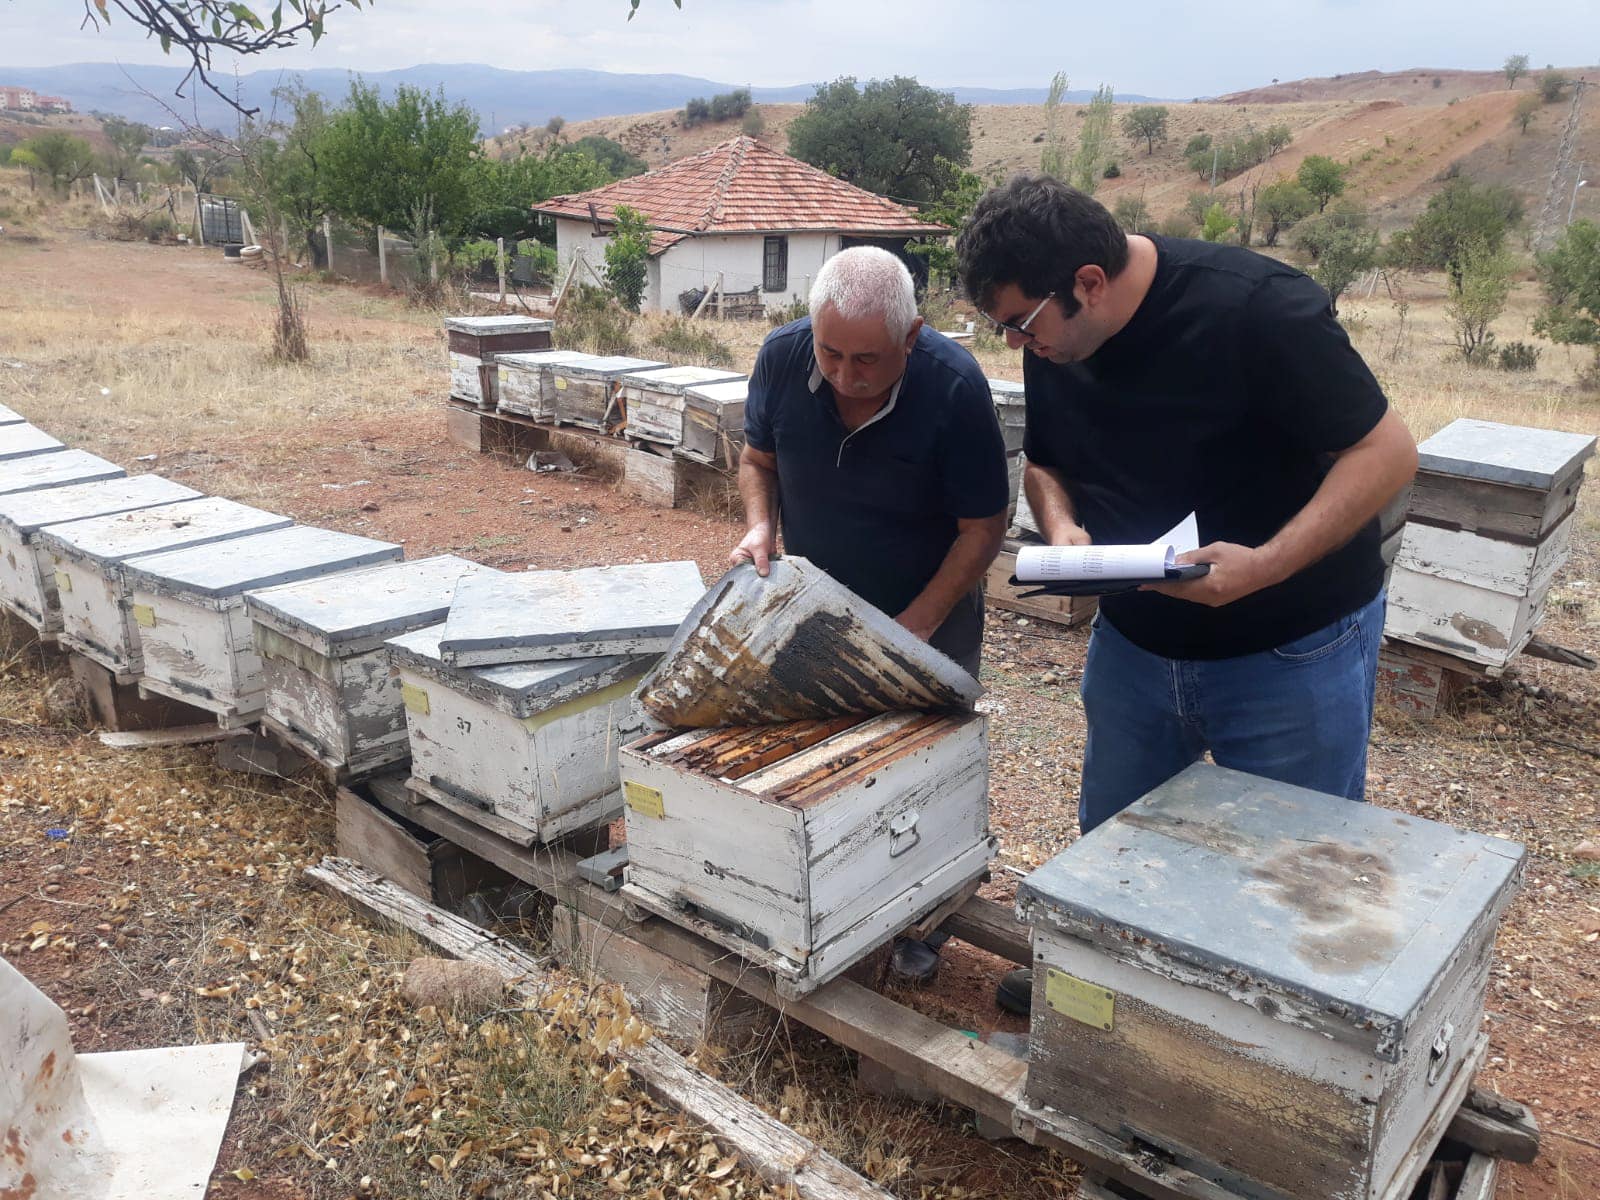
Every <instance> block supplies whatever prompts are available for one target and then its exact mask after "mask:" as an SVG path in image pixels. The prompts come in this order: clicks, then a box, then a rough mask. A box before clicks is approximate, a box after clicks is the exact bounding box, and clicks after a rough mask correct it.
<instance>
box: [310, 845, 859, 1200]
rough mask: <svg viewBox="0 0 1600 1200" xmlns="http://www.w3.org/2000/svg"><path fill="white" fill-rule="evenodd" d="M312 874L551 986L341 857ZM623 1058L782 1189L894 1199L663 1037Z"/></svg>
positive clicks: (535, 983) (380, 913) (490, 940)
mask: <svg viewBox="0 0 1600 1200" xmlns="http://www.w3.org/2000/svg"><path fill="white" fill-rule="evenodd" d="M306 876H307V878H308V879H309V880H310V881H311V882H312V883H313V884H314V885H315V886H317V887H319V888H321V889H322V890H324V891H326V892H328V893H329V894H331V895H335V896H339V897H341V898H343V899H344V900H346V901H347V902H348V903H350V904H351V905H352V906H353V907H355V908H356V909H358V910H359V911H361V912H363V913H365V914H366V915H368V916H370V917H373V918H376V919H378V920H382V921H389V922H393V923H394V924H397V925H400V926H402V927H404V928H407V929H409V930H411V931H412V932H413V933H414V934H416V935H417V937H419V938H420V939H421V940H423V941H424V942H426V943H427V944H429V945H431V946H433V947H434V948H435V949H438V950H439V951H441V952H443V953H445V954H448V955H450V956H452V957H455V958H468V959H471V960H472V961H474V962H483V963H486V964H488V965H489V966H491V967H494V968H495V969H497V970H499V971H500V972H501V973H502V974H504V975H505V976H506V977H507V979H508V980H511V981H512V984H511V986H512V988H513V990H514V991H515V992H517V993H518V994H519V995H521V996H524V997H536V996H537V995H539V993H540V991H541V990H542V989H544V988H545V987H547V986H548V985H549V978H548V975H547V974H546V972H545V970H544V968H543V967H542V966H541V965H540V963H539V962H538V961H537V960H536V959H534V958H532V957H531V956H530V955H528V954H525V953H524V952H522V951H521V950H519V949H518V948H517V947H515V946H513V945H512V944H511V943H510V942H507V941H505V940H504V939H501V938H496V937H495V936H494V935H492V934H490V933H488V932H487V931H485V930H482V929H480V928H478V927H477V926H475V925H472V924H471V923H470V922H467V921H464V920H462V919H460V918H459V917H456V916H454V915H453V914H451V913H448V912H445V911H444V910H443V909H440V908H436V907H434V906H433V905H431V904H427V903H424V902H422V901H420V900H418V899H416V898H415V897H414V896H411V895H410V894H408V893H407V892H405V891H404V890H403V889H402V888H400V887H398V886H397V885H395V884H392V883H389V882H387V881H386V880H383V879H380V878H379V877H378V876H376V875H374V874H373V873H372V872H370V871H368V870H366V869H365V868H362V867H360V866H359V865H357V864H355V863H351V862H349V861H347V860H343V859H334V858H325V859H323V861H322V862H321V863H320V864H318V865H317V866H315V867H311V868H309V869H308V870H307V872H306ZM608 1058H610V1059H611V1060H613V1061H616V1062H620V1063H623V1064H624V1065H626V1066H627V1068H628V1070H629V1071H630V1073H632V1075H633V1076H634V1078H635V1079H637V1080H638V1081H639V1082H640V1083H641V1084H642V1085H643V1086H644V1087H645V1088H646V1090H648V1091H649V1092H650V1093H651V1094H652V1095H654V1096H655V1097H657V1099H659V1100H661V1101H662V1102H663V1103H666V1104H669V1105H671V1106H673V1107H674V1108H677V1109H679V1110H681V1111H682V1112H683V1113H684V1114H685V1115H687V1116H689V1117H690V1118H692V1119H693V1120H695V1121H698V1122H700V1123H701V1124H703V1125H704V1126H705V1127H706V1128H707V1129H708V1130H709V1131H710V1132H711V1134H712V1135H713V1136H714V1137H716V1138H717V1139H718V1140H719V1141H720V1142H722V1143H723V1144H724V1145H725V1146H726V1147H728V1148H729V1149H732V1150H734V1151H736V1152H737V1153H738V1154H739V1157H740V1158H741V1159H742V1160H743V1162H744V1163H745V1164H746V1165H747V1166H748V1167H750V1168H751V1169H752V1170H754V1171H755V1172H756V1173H757V1174H759V1175H760V1176H761V1177H762V1178H763V1179H765V1180H767V1181H768V1182H769V1183H772V1184H774V1185H776V1186H778V1187H780V1188H792V1189H793V1190H794V1193H795V1194H796V1195H799V1196H802V1197H806V1198H807V1200H846V1198H855V1200H864V1198H868V1197H871V1198H874V1200H888V1195H889V1194H888V1193H887V1192H885V1191H883V1190H882V1189H881V1188H878V1187H876V1186H874V1185H873V1184H871V1183H869V1182H868V1181H867V1180H865V1179H863V1178H861V1176H859V1175H857V1174H856V1173H855V1172H854V1171H851V1170H850V1169H849V1168H848V1167H846V1166H845V1165H844V1164H843V1163H841V1162H840V1161H839V1160H838V1159H836V1158H834V1157H833V1156H832V1155H830V1154H828V1153H826V1152H825V1151H823V1150H821V1149H819V1148H818V1147H817V1146H816V1145H815V1144H814V1143H813V1142H811V1141H810V1140H809V1139H807V1138H804V1137H802V1136H800V1135H799V1134H798V1133H796V1132H795V1131H794V1130H792V1129H790V1128H789V1127H788V1126H786V1125H784V1124H782V1123H781V1122H779V1121H777V1120H774V1119H773V1118H772V1117H769V1116H768V1115H767V1114H766V1113H764V1112H762V1111H761V1110H760V1109H759V1108H757V1107H756V1106H755V1105H753V1104H751V1103H750V1102H749V1101H747V1100H745V1099H744V1098H743V1097H742V1096H740V1095H739V1094H738V1093H737V1092H735V1091H733V1090H732V1089H731V1088H729V1087H726V1086H725V1085H723V1084H721V1083H718V1082H717V1081H716V1080H714V1079H712V1078H711V1077H710V1076H708V1075H705V1074H704V1073H703V1072H701V1071H698V1070H696V1069H695V1068H694V1067H692V1066H690V1065H689V1063H688V1062H687V1061H686V1060H685V1059H684V1057H683V1056H682V1055H681V1054H679V1053H678V1052H677V1051H675V1050H673V1049H671V1048H670V1047H669V1046H667V1045H666V1044H665V1043H663V1042H662V1041H661V1040H660V1039H652V1040H651V1041H649V1042H646V1043H645V1044H644V1045H642V1046H634V1047H628V1048H625V1049H620V1050H615V1051H612V1052H610V1053H609V1054H608Z"/></svg>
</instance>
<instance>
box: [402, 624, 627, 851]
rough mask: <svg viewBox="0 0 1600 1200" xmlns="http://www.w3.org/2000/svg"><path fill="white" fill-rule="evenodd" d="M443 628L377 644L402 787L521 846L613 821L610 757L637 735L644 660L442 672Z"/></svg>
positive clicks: (615, 793) (616, 804) (613, 764)
mask: <svg viewBox="0 0 1600 1200" xmlns="http://www.w3.org/2000/svg"><path fill="white" fill-rule="evenodd" d="M443 631H444V627H443V626H442V625H434V626H430V627H429V628H427V629H420V630H417V631H415V632H413V633H408V634H403V635H401V636H400V637H397V638H393V639H391V640H390V641H389V642H388V643H386V645H387V647H388V652H389V657H390V662H391V664H392V665H393V666H394V668H395V669H396V670H397V671H398V672H399V676H400V687H401V695H402V699H403V703H404V707H405V713H406V730H407V734H408V736H409V738H410V745H411V779H412V783H413V785H414V786H416V787H417V788H418V790H420V791H422V792H423V793H424V794H425V795H427V796H428V797H429V798H430V799H433V800H435V801H437V802H438V803H440V804H443V805H445V806H446V807H448V808H450V809H452V810H453V811H455V812H458V813H460V814H461V815H462V816H465V817H468V818H469V819H471V820H474V821H477V822H479V823H480V824H483V825H485V826H486V827H488V828H491V829H493V830H494V831H495V832H497V833H500V834H502V835H503V836H506V837H509V838H512V839H513V840H516V841H520V842H522V843H524V844H532V843H534V842H548V841H553V840H555V839H556V838H559V837H562V836H564V835H566V834H569V833H574V832H577V831H579V830H583V829H589V828H592V827H594V826H596V825H600V824H603V823H605V822H608V821H610V820H612V819H614V818H615V817H616V816H617V814H618V813H619V812H620V811H621V809H622V797H621V793H620V791H619V790H618V784H617V750H618V747H619V746H621V745H622V743H623V742H624V741H627V740H629V739H631V738H633V737H636V736H637V735H638V734H639V732H640V731H641V730H642V729H643V717H642V715H641V714H640V713H639V710H638V708H637V706H636V705H635V704H634V703H633V700H632V692H633V689H634V686H635V685H636V684H637V683H638V677H639V675H640V674H642V673H643V672H644V671H645V670H646V668H648V667H649V665H650V664H651V663H652V662H653V661H654V657H653V656H641V657H631V658H630V657H627V656H623V655H613V656H608V657H601V658H574V659H567V660H565V661H561V662H544V663H525V664H519V665H515V666H505V667H484V668H471V667H452V666H449V665H448V664H447V663H445V661H444V659H443V658H441V657H440V654H439V638H440V635H441V634H442V633H443Z"/></svg>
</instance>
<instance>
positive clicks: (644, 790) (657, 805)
mask: <svg viewBox="0 0 1600 1200" xmlns="http://www.w3.org/2000/svg"><path fill="white" fill-rule="evenodd" d="M622 798H623V800H625V801H626V802H627V805H628V807H629V808H631V809H633V811H634V812H636V813H638V814H639V815H640V816H642V817H656V818H658V819H659V818H661V817H664V816H666V815H667V806H666V804H665V803H663V801H662V796H661V791H660V789H659V788H653V787H645V785H644V784H642V783H635V782H633V780H631V779H624V780H623V781H622Z"/></svg>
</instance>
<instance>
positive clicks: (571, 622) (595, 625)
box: [439, 562, 705, 667]
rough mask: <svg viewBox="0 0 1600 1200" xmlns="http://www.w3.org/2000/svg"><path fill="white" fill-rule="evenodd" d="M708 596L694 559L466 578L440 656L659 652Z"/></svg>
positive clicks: (530, 658)
mask: <svg viewBox="0 0 1600 1200" xmlns="http://www.w3.org/2000/svg"><path fill="white" fill-rule="evenodd" d="M704 592H705V583H704V582H703V581H702V580H701V578H700V569H699V568H698V567H697V566H695V564H694V563H692V562H667V563H631V564H623V565H620V566H614V567H588V568H583V569H580V570H575V571H527V572H523V573H520V574H506V573H501V572H496V573H495V574H493V575H478V576H474V577H472V578H470V579H463V580H462V581H461V584H460V586H459V587H457V589H456V593H455V599H454V601H453V602H452V603H451V606H450V615H449V617H448V618H446V620H445V625H444V636H443V637H442V638H441V639H440V641H439V651H440V654H441V655H442V656H443V659H444V661H445V662H446V663H448V664H450V665H451V666H460V667H469V666H495V665H503V664H508V663H526V662H544V661H551V660H555V659H570V658H583V657H587V656H595V655H608V654H657V653H660V652H661V651H662V650H664V649H665V648H666V647H667V644H668V643H669V642H670V641H671V640H672V636H673V634H674V633H675V632H677V629H678V626H679V624H680V623H681V622H682V621H683V619H684V617H685V616H686V615H687V614H688V612H689V610H690V609H691V608H692V607H693V605H694V603H695V601H697V600H699V599H700V597H701V596H702V595H703V594H704Z"/></svg>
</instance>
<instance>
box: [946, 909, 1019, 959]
mask: <svg viewBox="0 0 1600 1200" xmlns="http://www.w3.org/2000/svg"><path fill="white" fill-rule="evenodd" d="M942 928H943V929H944V931H945V932H946V933H948V934H949V935H950V936H951V937H954V938H959V939H961V940H962V941H963V942H966V943H967V944H968V945H969V946H976V947H978V948H979V949H980V950H987V951H989V953H990V954H998V955H999V956H1000V957H1001V958H1003V959H1006V960H1007V961H1009V962H1014V963H1016V964H1018V965H1019V966H1024V967H1026V966H1031V965H1032V963H1033V945H1032V942H1031V941H1030V939H1029V934H1028V927H1027V926H1026V925H1024V924H1023V923H1022V922H1021V921H1019V920H1017V918H1016V914H1015V913H1013V912H1012V911H1011V909H1010V907H1009V906H1006V905H1001V904H996V903H994V902H993V901H992V900H983V899H979V898H977V897H974V898H973V899H971V900H968V901H967V902H966V903H965V904H963V905H962V906H961V908H960V909H959V910H958V911H956V912H954V913H952V914H951V915H950V916H949V917H947V918H946V919H945V922H944V925H943V927H942Z"/></svg>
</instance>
